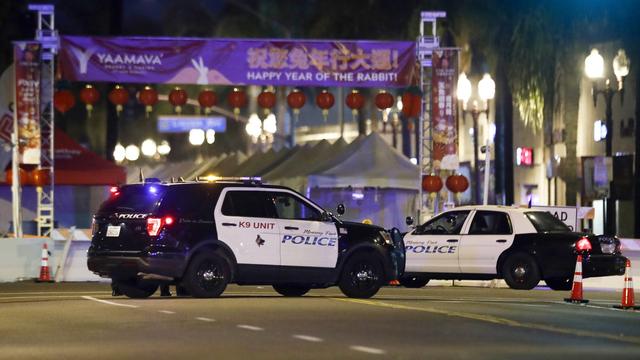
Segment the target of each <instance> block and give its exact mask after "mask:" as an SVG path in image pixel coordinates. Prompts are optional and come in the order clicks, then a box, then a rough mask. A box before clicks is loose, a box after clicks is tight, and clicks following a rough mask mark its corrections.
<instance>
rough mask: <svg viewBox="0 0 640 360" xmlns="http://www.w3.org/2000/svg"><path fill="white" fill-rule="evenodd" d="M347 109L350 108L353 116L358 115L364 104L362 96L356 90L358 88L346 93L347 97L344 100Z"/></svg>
mask: <svg viewBox="0 0 640 360" xmlns="http://www.w3.org/2000/svg"><path fill="white" fill-rule="evenodd" d="M345 102H346V103H347V106H348V107H349V109H351V114H352V115H353V118H354V120H355V118H356V117H357V116H358V111H360V109H362V107H363V106H364V96H362V94H360V93H359V92H358V90H351V93H350V94H349V95H347V99H346V101H345Z"/></svg>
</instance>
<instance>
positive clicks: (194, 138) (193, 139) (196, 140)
mask: <svg viewBox="0 0 640 360" xmlns="http://www.w3.org/2000/svg"><path fill="white" fill-rule="evenodd" d="M204 138H205V133H204V130H202V129H191V130H189V143H190V144H191V145H194V146H200V145H202V144H203V143H204Z"/></svg>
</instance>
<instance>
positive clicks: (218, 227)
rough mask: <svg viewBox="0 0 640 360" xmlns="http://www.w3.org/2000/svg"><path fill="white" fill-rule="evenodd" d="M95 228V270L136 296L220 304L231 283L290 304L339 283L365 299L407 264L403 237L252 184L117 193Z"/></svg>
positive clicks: (237, 181) (164, 186) (91, 258)
mask: <svg viewBox="0 0 640 360" xmlns="http://www.w3.org/2000/svg"><path fill="white" fill-rule="evenodd" d="M341 212H344V207H343V206H339V207H338V213H341ZM93 221H94V224H93V236H92V240H91V246H90V248H89V251H88V268H89V270H91V271H93V272H94V273H96V274H98V275H100V276H102V277H108V278H112V280H113V282H114V284H116V285H117V287H118V288H119V290H120V291H121V292H122V293H124V294H125V295H127V296H129V297H133V298H144V297H148V296H151V295H152V294H153V293H154V292H155V291H156V290H157V288H158V286H159V285H160V284H176V285H178V286H180V287H181V288H184V289H186V291H187V292H188V293H189V294H191V295H192V296H194V297H217V296H219V295H220V294H222V292H223V291H224V290H225V288H226V286H227V284H228V283H237V284H240V285H272V286H273V288H274V289H275V290H276V291H277V292H278V293H280V294H282V295H284V296H302V295H304V294H305V293H306V292H307V291H309V289H312V288H324V287H328V286H333V285H338V286H339V287H340V289H341V290H342V292H343V293H344V294H345V295H347V296H350V297H357V298H368V297H371V296H373V295H375V294H376V292H377V291H378V289H379V288H380V286H381V285H383V284H385V283H387V282H388V281H390V280H394V279H397V276H398V273H399V271H401V269H402V267H403V266H404V263H403V261H404V253H402V246H401V242H402V239H401V235H400V233H399V232H397V234H398V236H394V238H395V239H396V242H397V243H394V241H393V240H392V238H391V234H390V233H389V232H388V231H386V230H384V229H383V228H380V227H377V226H372V225H366V224H360V223H351V222H346V221H341V220H340V219H338V218H336V217H334V216H333V215H332V214H330V213H328V212H327V211H325V210H323V209H322V208H321V207H320V206H318V205H316V204H315V203H313V202H312V201H311V200H309V199H307V198H305V197H303V196H302V195H300V194H298V193H297V192H295V191H293V190H291V189H289V188H286V187H282V186H268V185H264V184H262V183H261V182H260V181H259V180H258V179H255V178H233V179H224V178H221V179H217V180H214V181H208V182H201V181H194V182H176V183H166V182H158V181H154V182H148V181H147V182H143V183H139V184H131V185H124V186H121V187H113V188H112V189H111V196H110V197H109V199H107V200H106V201H105V202H104V203H103V204H102V206H101V207H100V209H99V210H98V212H97V213H96V214H95V216H94V220H93Z"/></svg>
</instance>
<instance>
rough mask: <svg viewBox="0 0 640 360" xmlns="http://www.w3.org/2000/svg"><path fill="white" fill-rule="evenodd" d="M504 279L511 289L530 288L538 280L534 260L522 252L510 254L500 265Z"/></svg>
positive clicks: (534, 285)
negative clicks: (501, 265)
mask: <svg viewBox="0 0 640 360" xmlns="http://www.w3.org/2000/svg"><path fill="white" fill-rule="evenodd" d="M502 275H503V277H504V281H505V282H506V283H507V285H509V287H510V288H512V289H518V290H531V289H533V288H534V287H536V285H538V283H539V282H540V270H539V269H538V265H537V264H536V262H535V260H534V259H533V258H532V257H531V256H529V255H527V254H524V253H516V254H513V255H510V256H509V257H508V258H507V260H506V261H505V262H504V265H503V267H502Z"/></svg>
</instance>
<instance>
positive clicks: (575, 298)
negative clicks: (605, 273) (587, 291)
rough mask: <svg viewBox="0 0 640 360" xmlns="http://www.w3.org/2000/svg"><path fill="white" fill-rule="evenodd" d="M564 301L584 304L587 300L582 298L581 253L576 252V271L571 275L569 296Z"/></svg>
mask: <svg viewBox="0 0 640 360" xmlns="http://www.w3.org/2000/svg"><path fill="white" fill-rule="evenodd" d="M564 301H566V302H570V303H574V304H585V303H588V302H589V300H584V299H583V298H582V255H581V254H578V258H577V259H576V271H575V273H574V275H573V286H572V287H571V297H570V298H565V299H564Z"/></svg>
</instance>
